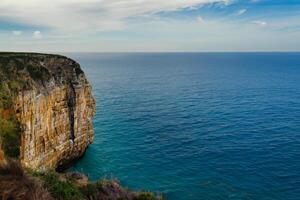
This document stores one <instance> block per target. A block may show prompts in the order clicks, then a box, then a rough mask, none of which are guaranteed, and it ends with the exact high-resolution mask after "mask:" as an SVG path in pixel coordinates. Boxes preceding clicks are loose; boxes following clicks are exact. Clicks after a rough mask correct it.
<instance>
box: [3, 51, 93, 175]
mask: <svg viewBox="0 0 300 200" xmlns="http://www.w3.org/2000/svg"><path fill="white" fill-rule="evenodd" d="M8 65H9V66H17V68H16V67H11V68H14V69H15V70H16V72H15V73H16V74H18V76H19V77H22V80H23V81H25V86H24V87H23V89H21V90H19V92H18V93H17V95H16V97H15V98H14V100H13V102H14V109H15V111H16V116H17V119H18V121H19V123H20V126H21V130H22V133H21V147H20V160H21V162H22V165H24V166H25V167H29V168H32V169H47V168H57V167H60V166H63V165H65V164H67V163H68V162H70V161H72V160H74V159H76V158H78V157H80V156H82V155H83V153H84V152H85V150H86V148H87V147H88V145H89V144H90V143H91V142H92V141H93V136H94V131H93V124H92V118H93V116H94V114H95V100H94V98H93V96H92V94H91V86H90V84H89V82H88V81H87V79H86V78H85V75H84V73H83V71H82V70H81V69H80V66H79V64H77V63H76V62H75V61H73V60H71V59H69V58H66V57H63V56H56V55H43V54H33V55H23V56H16V57H15V58H10V60H9V62H8ZM11 68H10V69H11Z"/></svg>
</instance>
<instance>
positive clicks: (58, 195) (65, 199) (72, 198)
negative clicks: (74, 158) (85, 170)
mask: <svg viewBox="0 0 300 200" xmlns="http://www.w3.org/2000/svg"><path fill="white" fill-rule="evenodd" d="M33 175H35V176H38V177H39V178H41V179H42V180H43V181H44V183H45V187H46V188H47V190H48V191H49V192H50V194H51V196H52V197H54V198H55V199H58V200H83V199H85V198H84V195H83V194H82V193H81V191H80V189H79V188H78V187H76V185H75V183H73V182H71V181H70V180H65V181H62V180H60V178H59V175H58V174H57V173H56V172H54V171H49V172H46V173H34V174H33Z"/></svg>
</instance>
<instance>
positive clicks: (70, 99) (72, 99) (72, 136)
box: [68, 83, 76, 143]
mask: <svg viewBox="0 0 300 200" xmlns="http://www.w3.org/2000/svg"><path fill="white" fill-rule="evenodd" d="M75 106H76V93H75V88H74V86H73V84H72V83H71V84H70V90H69V95H68V108H69V119H70V140H72V141H73V143H74V140H75V128H74V124H75Z"/></svg>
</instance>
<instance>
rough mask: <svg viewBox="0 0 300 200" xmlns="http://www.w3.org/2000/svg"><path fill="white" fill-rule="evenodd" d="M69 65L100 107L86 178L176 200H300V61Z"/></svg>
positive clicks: (286, 56)
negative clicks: (83, 76)
mask: <svg viewBox="0 0 300 200" xmlns="http://www.w3.org/2000/svg"><path fill="white" fill-rule="evenodd" d="M69 56H71V57H72V58H74V59H75V60H77V61H78V62H79V63H80V64H81V65H82V67H83V69H84V71H85V73H86V75H87V77H88V78H89V80H90V82H91V84H92V85H93V93H94V96H95V98H96V100H97V114H96V117H95V120H94V126H95V136H96V137H95V141H94V143H93V144H92V145H91V146H90V148H89V149H88V150H87V152H86V154H85V156H84V157H83V159H82V160H80V161H79V162H78V163H77V164H76V165H75V166H74V168H75V169H76V170H78V171H81V172H84V173H87V174H89V176H90V177H91V179H93V180H96V179H99V178H103V177H108V178H111V177H112V178H118V179H119V180H120V181H121V182H122V184H123V185H125V186H128V187H130V188H132V189H146V190H150V191H156V192H161V193H163V194H164V195H165V196H166V199H167V200H202V199H203V200H223V199H224V200H229V199H230V200H237V199H245V200H251V199H253V200H299V199H300V53H260V54H259V53H202V54H201V53H188V54H184V53H182V54H180V53H176V54H151V53H149V54H144V53H140V54H71V55H69ZM74 168H73V169H74Z"/></svg>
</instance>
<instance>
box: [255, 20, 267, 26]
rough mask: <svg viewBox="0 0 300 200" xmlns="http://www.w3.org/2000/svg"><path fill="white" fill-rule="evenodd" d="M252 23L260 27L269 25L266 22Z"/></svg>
mask: <svg viewBox="0 0 300 200" xmlns="http://www.w3.org/2000/svg"><path fill="white" fill-rule="evenodd" d="M252 23H254V24H256V25H258V26H266V25H267V22H265V21H259V20H258V21H253V22H252Z"/></svg>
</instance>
